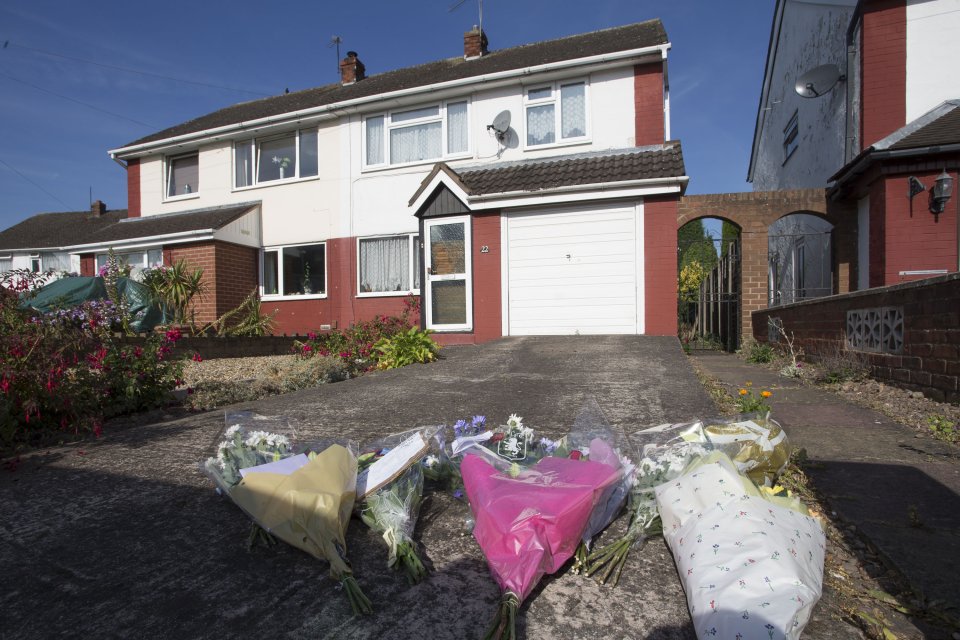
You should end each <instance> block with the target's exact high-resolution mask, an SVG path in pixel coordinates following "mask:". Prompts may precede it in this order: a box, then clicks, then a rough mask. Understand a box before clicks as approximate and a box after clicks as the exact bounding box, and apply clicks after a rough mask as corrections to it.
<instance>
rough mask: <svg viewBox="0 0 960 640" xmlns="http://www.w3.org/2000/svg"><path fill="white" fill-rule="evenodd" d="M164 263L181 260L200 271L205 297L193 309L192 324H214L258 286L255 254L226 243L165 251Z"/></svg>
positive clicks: (195, 302) (196, 244)
mask: <svg viewBox="0 0 960 640" xmlns="http://www.w3.org/2000/svg"><path fill="white" fill-rule="evenodd" d="M163 253H164V262H165V263H166V264H173V263H174V262H176V261H178V260H184V261H185V262H186V263H187V265H188V266H189V267H190V268H192V269H195V268H197V267H199V268H202V269H203V281H204V282H205V283H206V287H207V289H206V293H205V294H204V295H203V297H202V298H201V299H199V300H195V301H194V303H193V305H192V313H193V315H194V322H196V323H197V324H198V325H202V324H206V323H208V322H213V321H214V320H216V319H217V318H219V317H220V316H221V315H223V314H224V313H226V312H227V311H230V310H231V309H234V308H236V307H237V305H239V304H240V303H241V302H242V301H243V299H244V298H246V297H247V295H249V294H250V292H251V291H253V289H254V287H256V286H257V284H258V283H259V277H258V275H257V268H258V255H257V250H256V249H253V248H251V247H243V246H240V245H234V244H228V243H226V242H212V241H208V242H196V243H190V244H182V245H171V246H169V247H165V248H164V252H163Z"/></svg>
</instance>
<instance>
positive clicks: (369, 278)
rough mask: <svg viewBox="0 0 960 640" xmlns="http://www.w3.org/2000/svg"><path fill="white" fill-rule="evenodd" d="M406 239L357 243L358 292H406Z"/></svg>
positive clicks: (407, 284)
mask: <svg viewBox="0 0 960 640" xmlns="http://www.w3.org/2000/svg"><path fill="white" fill-rule="evenodd" d="M409 251H410V240H409V238H408V237H407V236H397V237H393V238H374V239H371V240H361V241H360V292H361V293H370V292H386V291H410V289H411V287H410V272H409V269H410V257H409Z"/></svg>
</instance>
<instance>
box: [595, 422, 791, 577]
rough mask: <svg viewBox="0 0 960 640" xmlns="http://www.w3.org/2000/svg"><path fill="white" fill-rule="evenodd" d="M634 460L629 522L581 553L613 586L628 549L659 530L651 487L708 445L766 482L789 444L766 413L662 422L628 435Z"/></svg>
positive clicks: (769, 482) (787, 454) (708, 449)
mask: <svg viewBox="0 0 960 640" xmlns="http://www.w3.org/2000/svg"><path fill="white" fill-rule="evenodd" d="M633 438H634V440H635V444H636V447H637V450H638V451H639V456H638V457H639V462H638V463H637V468H636V472H635V482H634V485H633V489H632V490H631V493H630V500H629V505H630V506H629V510H630V525H629V527H628V528H627V532H626V534H625V535H624V536H622V537H621V538H619V539H617V540H615V541H614V542H612V543H610V544H608V545H606V546H604V547H603V548H601V549H597V550H596V551H594V552H593V553H591V554H590V555H589V556H587V560H586V565H587V567H588V568H587V570H586V573H587V575H589V576H593V575H595V574H599V575H598V581H599V582H600V583H601V584H604V583H605V582H607V581H608V580H609V579H610V578H611V576H612V577H613V583H614V585H616V583H617V581H618V580H619V578H620V574H621V573H622V571H623V566H624V563H625V562H626V560H627V556H628V555H629V553H630V550H631V549H633V548H635V547H638V546H642V545H643V544H645V543H646V540H647V539H648V538H650V537H651V536H654V535H657V534H660V533H662V525H661V522H660V514H659V510H658V508H657V501H656V497H655V492H654V489H655V488H656V487H658V486H660V485H662V484H664V483H666V482H669V481H671V480H674V479H675V478H677V477H678V476H679V475H680V474H681V473H682V472H683V470H684V469H685V468H686V467H687V466H688V465H689V464H691V463H692V462H694V461H695V460H697V459H699V458H702V457H703V456H705V455H707V454H708V453H709V452H711V451H714V450H719V451H723V452H724V453H725V454H726V455H728V456H729V457H730V458H731V459H732V460H733V461H734V463H735V464H736V465H737V467H738V469H739V470H740V471H741V472H742V473H746V474H748V475H749V476H750V478H751V479H752V480H753V481H754V482H757V483H758V484H761V485H766V486H772V485H773V483H774V482H775V481H776V478H777V477H778V476H779V475H780V473H782V472H783V469H784V468H785V467H786V464H787V461H788V460H789V457H790V449H789V445H788V442H787V437H786V434H785V433H784V432H783V429H782V428H781V427H780V425H779V424H778V423H777V422H776V421H775V420H772V419H770V418H769V416H763V417H761V416H759V415H753V414H749V415H740V416H736V417H733V418H711V419H708V420H703V421H701V420H695V421H693V422H686V423H678V424H664V425H659V426H656V427H651V428H649V429H645V430H643V431H638V432H637V433H635V434H634V435H633Z"/></svg>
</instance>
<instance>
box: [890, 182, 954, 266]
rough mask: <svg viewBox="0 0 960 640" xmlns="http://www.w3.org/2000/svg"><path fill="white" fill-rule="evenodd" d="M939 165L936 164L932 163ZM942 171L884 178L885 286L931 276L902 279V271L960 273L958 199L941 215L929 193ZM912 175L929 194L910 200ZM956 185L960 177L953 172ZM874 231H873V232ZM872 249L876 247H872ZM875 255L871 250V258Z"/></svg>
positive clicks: (949, 204) (949, 203)
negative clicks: (959, 269)
mask: <svg viewBox="0 0 960 640" xmlns="http://www.w3.org/2000/svg"><path fill="white" fill-rule="evenodd" d="M930 164H931V165H935V164H936V163H930ZM940 171H941V169H932V168H931V169H930V170H928V171H926V172H922V173H920V172H917V173H912V174H899V175H887V176H885V177H884V178H883V183H884V191H885V196H886V216H885V217H886V225H885V229H884V236H885V237H886V244H885V254H886V260H885V262H884V265H883V280H882V283H881V284H883V285H890V284H897V283H899V282H905V281H907V280H916V279H921V278H924V277H928V276H912V277H911V276H901V275H900V272H901V271H920V270H926V269H946V270H947V271H948V272H952V271H956V270H957V198H956V196H954V197H953V198H951V199H950V200H949V201H948V202H947V205H946V207H945V209H944V211H943V213H941V214H940V215H937V216H934V215H933V214H932V213H930V205H929V203H930V200H929V190H930V189H931V188H932V187H933V183H934V181H935V180H936V178H937V176H938V175H940ZM909 175H914V176H916V177H917V178H919V180H920V182H922V183H923V184H924V185H926V187H927V191H924V192H922V193H920V194H919V195H917V196H915V197H914V198H913V200H912V201H911V200H910V199H908V198H907V197H906V193H907V179H908V178H909ZM950 175H952V176H953V180H954V184H957V180H958V175H957V172H956V171H951V172H950ZM871 231H872V230H871ZM871 249H872V247H871ZM873 255H875V254H874V253H873V252H872V251H871V256H873Z"/></svg>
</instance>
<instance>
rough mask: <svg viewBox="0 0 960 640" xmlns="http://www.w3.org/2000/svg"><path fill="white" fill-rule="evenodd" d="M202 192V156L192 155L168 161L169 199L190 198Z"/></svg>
mask: <svg viewBox="0 0 960 640" xmlns="http://www.w3.org/2000/svg"><path fill="white" fill-rule="evenodd" d="M198 191H200V155H199V154H197V153H192V154H190V155H186V156H179V157H176V158H170V159H169V160H167V197H168V198H178V197H181V196H189V195H192V194H194V193H197V192H198Z"/></svg>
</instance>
